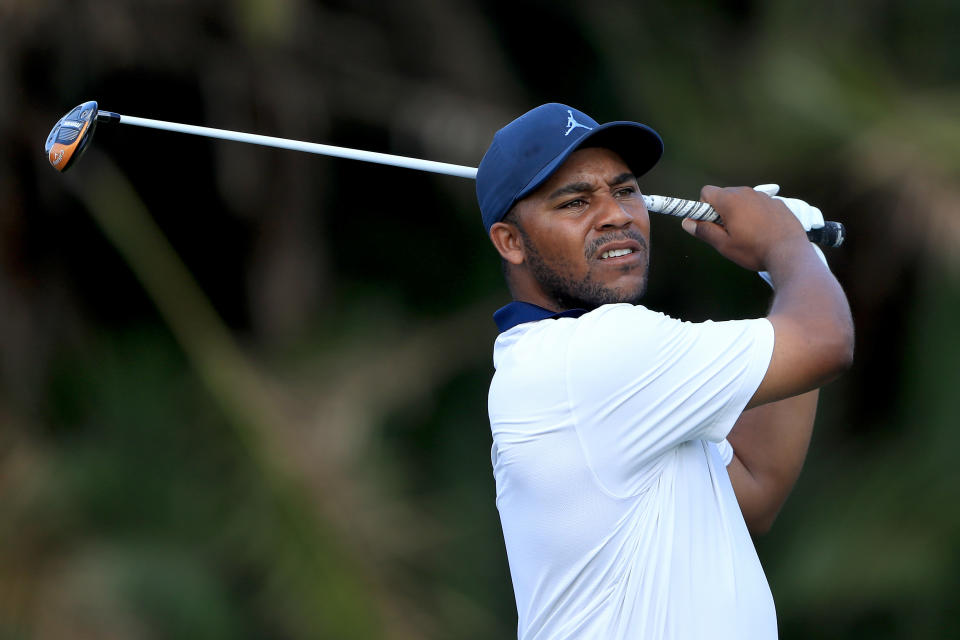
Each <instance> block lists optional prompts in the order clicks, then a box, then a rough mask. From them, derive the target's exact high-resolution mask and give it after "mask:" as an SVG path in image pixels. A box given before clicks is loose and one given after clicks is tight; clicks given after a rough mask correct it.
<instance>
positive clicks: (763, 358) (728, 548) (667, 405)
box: [489, 303, 777, 640]
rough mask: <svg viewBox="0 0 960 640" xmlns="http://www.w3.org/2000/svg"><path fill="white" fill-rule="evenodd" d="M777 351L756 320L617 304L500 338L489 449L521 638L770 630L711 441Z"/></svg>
mask: <svg viewBox="0 0 960 640" xmlns="http://www.w3.org/2000/svg"><path fill="white" fill-rule="evenodd" d="M508 307H513V311H514V312H516V311H518V310H519V312H520V316H523V315H525V314H526V315H527V316H528V317H532V318H545V317H548V316H549V315H550V312H549V311H546V310H543V309H539V307H535V306H533V305H529V304H526V303H512V305H508ZM505 309H507V307H505ZM501 311H504V310H501ZM498 313H500V312H498ZM514 315H516V314H514ZM772 352H773V327H772V325H771V324H770V323H769V321H767V320H766V319H758V320H743V321H731V322H704V323H689V322H681V321H678V320H675V319H672V318H670V317H668V316H666V315H664V314H661V313H657V312H654V311H650V310H648V309H646V308H645V307H642V306H633V305H628V304H616V305H605V306H602V307H600V308H599V309H596V310H594V311H591V312H589V313H585V314H583V315H581V316H580V317H559V318H552V319H542V320H540V321H534V322H522V320H521V324H517V325H516V326H513V327H512V328H509V329H507V330H506V331H504V332H503V333H501V334H500V336H499V337H498V338H497V341H496V344H495V347H494V366H495V367H496V373H495V374H494V377H493V380H492V382H491V384H490V395H489V412H490V426H491V429H492V432H493V448H492V452H491V455H492V461H493V472H494V477H495V479H496V486H497V508H498V509H499V511H500V520H501V524H502V527H503V536H504V541H505V543H506V548H507V556H508V559H509V562H510V573H511V577H512V580H513V588H514V593H515V596H516V600H517V613H518V617H519V621H518V636H519V637H520V638H521V639H524V640H526V639H530V640H533V639H537V640H546V639H550V640H560V639H565V638H571V639H572V638H577V639H581V640H582V639H588V638H598V639H603V640H618V639H621V638H622V639H624V640H626V639H630V640H636V639H643V638H649V639H651V640H652V639H657V640H664V639H677V640H694V639H698V638H710V639H712V640H724V639H730V640H734V639H737V640H749V639H761V638H762V639H764V640H766V639H771V638H776V637H777V627H776V614H775V611H774V606H773V598H772V597H771V594H770V589H769V587H768V585H767V581H766V577H765V576H764V574H763V569H762V567H761V566H760V561H759V560H758V558H757V553H756V550H755V549H754V546H753V541H752V540H751V539H750V535H749V533H748V531H747V528H746V525H745V523H744V520H743V516H742V514H741V513H740V508H739V505H738V504H737V499H736V496H735V495H734V492H733V487H732V486H731V484H730V478H729V476H728V474H727V470H726V466H725V465H726V463H727V462H729V460H730V455H732V454H731V452H730V450H729V446H727V447H726V449H727V451H726V453H725V454H722V453H721V452H720V450H719V449H718V446H717V444H716V443H723V444H724V445H725V444H726V443H725V442H724V438H725V437H726V435H727V433H728V432H729V431H730V429H731V427H732V426H733V424H734V422H735V421H736V420H737V418H738V417H739V415H740V413H741V412H742V411H743V409H744V407H745V406H746V404H747V402H748V401H749V399H750V398H751V396H752V395H753V393H754V391H756V389H757V387H758V386H759V384H760V382H761V380H762V379H763V376H764V374H765V373H766V370H767V366H768V365H769V362H770V357H771V354H772Z"/></svg>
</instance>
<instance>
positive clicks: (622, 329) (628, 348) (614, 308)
mask: <svg viewBox="0 0 960 640" xmlns="http://www.w3.org/2000/svg"><path fill="white" fill-rule="evenodd" d="M772 353H773V326H772V325H771V324H770V322H769V321H768V320H766V319H765V318H761V319H756V320H735V321H727V322H710V321H708V322H702V323H691V322H682V321H679V320H676V319H674V318H670V317H669V316H666V315H664V314H662V313H658V312H654V311H650V310H649V309H646V308H645V307H642V306H633V305H626V304H622V305H606V306H604V307H601V308H600V309H597V310H595V311H593V312H591V313H588V314H585V315H584V316H582V317H581V318H580V319H579V322H578V325H577V329H576V331H575V332H574V334H573V336H572V339H571V341H570V345H569V350H568V353H567V358H566V368H567V370H566V380H567V394H568V398H569V402H570V409H571V412H572V413H573V416H574V421H575V424H576V429H577V433H578V436H579V437H580V439H581V445H582V447H583V450H584V453H585V455H586V457H587V462H588V464H590V465H591V467H592V468H593V470H594V473H596V474H597V477H598V479H599V480H600V481H601V482H602V483H603V484H604V485H605V486H606V487H607V488H608V490H610V491H611V492H613V493H615V494H623V493H624V492H634V491H636V490H639V489H640V488H641V485H642V482H643V479H644V477H645V476H646V474H645V472H646V471H649V468H650V467H651V465H655V463H657V461H659V460H660V459H661V458H662V457H663V456H664V455H666V454H668V453H669V452H670V451H671V449H674V448H676V447H678V446H679V445H681V444H683V443H685V442H689V441H692V440H709V441H713V442H720V441H722V440H723V439H724V438H725V437H726V435H727V434H728V433H729V432H730V429H731V428H732V427H733V424H734V423H735V422H736V420H737V418H738V417H739V415H740V413H741V412H742V411H743V409H744V407H746V404H747V402H749V400H750V398H751V397H752V396H753V393H754V392H755V391H756V389H757V387H758V386H759V385H760V382H761V381H762V380H763V376H764V374H765V373H766V370H767V367H768V366H769V364H770V357H771V355H772Z"/></svg>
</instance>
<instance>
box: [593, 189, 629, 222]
mask: <svg viewBox="0 0 960 640" xmlns="http://www.w3.org/2000/svg"><path fill="white" fill-rule="evenodd" d="M637 213H638V212H637V211H631V210H630V209H629V208H628V207H627V206H625V205H624V203H623V202H621V201H619V200H617V199H616V198H614V197H613V196H606V197H604V198H602V200H601V202H600V207H599V209H598V211H597V216H596V219H595V220H594V224H595V226H596V227H597V228H598V229H603V228H610V227H625V226H627V225H628V224H630V223H631V222H633V221H634V220H635V219H636V215H637Z"/></svg>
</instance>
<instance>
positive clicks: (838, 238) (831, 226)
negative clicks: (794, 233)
mask: <svg viewBox="0 0 960 640" xmlns="http://www.w3.org/2000/svg"><path fill="white" fill-rule="evenodd" d="M807 237H808V238H810V242H812V243H813V244H817V245H820V246H821V247H839V246H840V245H842V244H843V241H844V240H845V239H846V237H847V228H846V227H844V226H843V223H841V222H834V221H833V220H827V221H826V222H824V223H823V226H822V227H820V228H819V229H810V231H807Z"/></svg>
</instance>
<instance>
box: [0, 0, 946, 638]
mask: <svg viewBox="0 0 960 640" xmlns="http://www.w3.org/2000/svg"><path fill="white" fill-rule="evenodd" d="M958 24H960V4H958V3H957V2H955V1H953V0H914V1H910V0H886V1H877V2H867V1H865V0H851V1H849V2H845V3H835V2H826V1H823V0H814V1H812V2H810V1H808V2H799V1H795V0H771V1H769V2H750V1H747V0H727V1H722V2H721V1H717V2H705V1H694V0H677V1H675V2H672V3H669V4H668V3H663V4H654V3H645V2H632V3H628V2H617V1H613V0H593V1H592V2H589V3H585V2H573V1H572V0H553V1H552V2H547V1H545V0H543V1H538V2H521V1H511V2H506V1H503V0H496V1H492V2H479V1H477V0H450V1H446V2H444V1H442V0H408V1H407V2H396V3H388V2H369V1H368V2H362V1H360V0H341V1H337V2H308V1H307V0H235V1H232V2H227V1H215V0H195V1H193V2H185V1H184V2H177V1H175V0H143V1H141V2H135V1H134V0H96V1H94V0H74V1H73V2H65V1H62V0H61V1H60V2H37V1H35V0H0V638H4V639H5V638H11V639H18V638H37V639H44V640H45V639H62V638H66V639H73V638H77V639H86V638H107V637H110V638H132V639H140V638H143V639H160V638H251V639H252V638H281V639H283V638H290V639H294V638H322V639H325V638H337V639H340V638H343V639H353V638H388V639H408V638H409V639H420V638H428V639H429V638H436V639H441V638H454V639H474V638H476V639H479V638H508V637H511V636H515V632H516V612H515V608H514V603H513V595H512V592H511V586H510V579H509V573H508V568H507V563H506V558H505V553H504V549H503V542H502V538H501V533H500V527H499V520H498V517H497V512H496V508H495V506H494V486H493V479H492V475H491V469H490V460H489V446H490V435H489V425H488V423H487V420H486V388H487V383H488V381H489V378H490V376H491V374H492V364H491V347H492V342H493V339H494V338H495V329H494V326H493V323H492V321H491V318H490V314H491V313H492V312H493V311H494V310H495V309H496V308H497V307H498V306H500V305H501V304H503V303H505V302H506V301H507V299H508V298H507V293H506V289H505V287H504V286H503V284H502V281H501V277H500V272H499V261H498V259H497V258H496V257H495V255H494V252H493V250H492V248H491V247H489V245H488V241H487V239H486V238H485V236H484V234H483V232H482V227H481V225H480V220H479V214H478V211H477V209H476V205H475V202H474V199H473V184H472V182H470V181H467V180H463V179H459V178H450V177H442V176H434V175H427V174H421V173H417V172H413V171H407V170H401V169H394V168H388V167H379V166H374V165H365V164H361V163H355V162H351V161H346V160H334V159H328V158H322V157H319V156H310V155H307V154H299V153H293V152H283V151H277V150H269V149H264V148H259V147H254V146H250V145H241V144H235V143H227V142H215V141H209V140H205V139H201V138H195V137H189V136H182V135H177V134H170V133H163V132H155V131H149V130H146V129H139V128H132V127H123V126H114V127H107V126H103V127H101V128H100V129H99V130H98V132H97V138H96V141H95V144H94V145H93V148H91V150H90V151H89V152H88V153H87V155H86V156H85V157H84V158H83V160H82V161H81V162H80V163H79V164H78V165H77V166H76V167H75V168H73V169H71V171H70V172H69V173H67V174H63V175H61V174H59V173H57V172H56V171H54V170H53V169H51V168H50V167H49V165H48V164H47V160H46V158H45V155H44V153H43V142H44V140H45V138H46V135H47V133H48V131H49V130H50V128H51V127H52V126H53V124H54V123H55V122H56V121H57V120H58V119H59V118H60V117H61V116H62V115H63V114H64V113H66V112H67V111H68V110H69V109H70V108H72V107H73V106H75V105H77V104H79V103H80V102H82V101H84V100H90V99H95V100H98V101H99V103H100V106H101V107H102V108H104V109H107V110H113V111H117V112H120V113H124V114H128V115H137V116H143V117H153V118H159V119H164V120H173V121H178V122H185V123H192V124H206V125H209V126H216V127H223V128H228V129H238V130H243V131H250V132H258V133H264V134H269V135H277V136H283V137H292V138H298V139H304V140H312V141H317V142H326V143H331V144H339V145H344V146H350V147H355V148H363V149H371V150H376V151H383V152H388V153H397V154H403V155H410V156H415V157H426V158H430V159H434V160H442V161H447V162H453V163H459V164H469V165H474V166H475V165H476V164H477V163H478V162H479V160H480V158H481V156H482V153H483V151H484V149H485V147H486V145H487V143H488V142H489V139H490V137H491V136H492V134H493V132H494V131H495V130H496V129H497V128H499V127H500V126H502V125H503V124H505V123H506V122H508V121H509V120H511V119H512V118H513V117H515V116H516V115H519V114H520V113H522V112H523V111H525V110H527V109H529V108H531V107H533V106H535V105H537V104H539V103H541V102H546V101H554V100H555V101H560V102H566V103H569V104H572V105H575V106H577V107H578V108H580V109H583V110H584V111H586V112H587V113H590V114H591V115H592V116H594V117H595V118H596V119H598V120H600V121H608V120H617V119H634V120H640V121H642V122H646V123H648V124H650V125H652V126H653V127H655V128H656V129H657V130H658V131H660V133H661V134H662V135H663V137H664V140H665V142H666V154H665V156H664V159H663V161H662V162H661V163H660V165H659V166H658V167H657V168H656V169H655V170H654V171H653V172H651V173H650V174H649V175H648V176H646V177H645V178H644V179H643V180H642V183H641V187H642V188H643V189H644V190H646V191H648V192H651V193H662V194H668V195H677V196H684V197H690V198H694V199H695V198H696V197H697V196H698V193H699V189H700V186H701V185H703V184H707V183H709V184H719V185H730V184H747V185H754V184H759V183H764V182H777V183H779V184H781V185H782V192H783V193H784V194H786V195H794V196H798V197H802V198H804V199H807V200H808V201H810V202H813V203H816V204H818V205H819V206H820V207H821V208H822V209H823V211H824V212H825V214H826V215H827V217H828V218H830V219H835V220H841V221H843V222H845V223H846V224H847V227H848V229H849V232H850V237H849V240H848V243H847V245H846V246H845V247H844V248H843V249H841V250H832V251H830V252H829V253H828V255H829V259H830V262H831V265H832V267H833V269H834V270H835V272H836V273H837V274H838V276H839V278H840V280H841V282H843V284H844V286H845V287H846V289H847V291H848V293H849V296H850V299H851V304H852V307H853V310H854V314H855V320H856V324H857V330H858V339H857V361H856V364H855V366H854V369H853V370H852V371H851V372H850V373H849V374H847V375H846V376H845V377H843V378H842V379H841V380H840V381H838V382H836V383H834V384H832V385H830V386H829V387H828V388H827V389H826V390H825V392H824V394H823V396H822V398H823V401H822V404H821V410H820V419H819V421H818V426H817V430H816V433H815V435H814V442H813V446H812V449H811V453H810V457H809V459H808V462H807V465H806V469H805V472H804V475H803V476H802V477H801V480H800V482H799V484H798V486H797V488H796V490H795V491H794V494H793V496H792V497H791V499H790V500H789V502H788V503H787V505H786V507H785V508H784V510H783V512H782V513H781V516H780V518H779V520H778V522H777V523H776V524H775V525H774V528H773V531H772V532H771V533H770V534H769V535H767V536H765V537H763V538H762V539H759V540H758V541H757V545H758V549H759V553H760V556H761V559H762V561H763V564H764V566H765V568H766V570H767V575H768V578H769V581H770V584H771V587H772V590H773V593H774V597H775V600H776V602H777V609H778V616H779V620H780V627H781V636H782V637H783V638H809V637H817V638H837V639H839V638H881V639H883V638H956V637H960V620H958V619H960V611H958V608H957V606H956V603H957V593H958V592H960V577H958V576H960V545H958V541H960V510H958V508H957V506H956V505H957V500H956V499H957V495H958V485H960V482H958V481H960V472H958V465H957V463H956V452H957V451H958V449H960V430H958V428H957V427H958V426H960V420H958V417H957V415H956V413H955V412H956V389H957V386H958V383H960V366H958V362H960V334H958V330H957V319H958V317H960V258H958V255H960V186H958V185H960V182H958V177H960V122H958V117H957V116H958V114H960V36H958V33H960V31H958V29H957V25H958ZM678 227H679V225H678V224H677V221H676V220H673V219H665V218H657V219H655V220H654V221H653V236H654V241H653V258H652V275H651V289H650V293H649V296H648V301H647V304H648V306H651V307H654V308H657V309H662V310H665V311H667V312H669V313H671V314H674V315H677V316H680V317H683V318H688V319H693V320H699V319H705V318H717V319H723V318H735V317H746V316H753V315H758V314H762V313H763V312H764V310H765V306H766V304H767V301H768V300H767V299H768V293H767V290H766V286H765V285H764V284H763V283H762V282H761V281H760V280H759V279H758V278H756V276H754V275H752V274H749V273H746V272H743V271H741V270H739V269H737V268H736V267H733V266H731V265H729V264H727V263H725V262H724V261H723V260H722V259H720V258H719V257H718V256H716V255H715V254H714V253H713V252H712V251H711V250H710V249H708V248H707V247H706V246H705V245H700V244H698V243H696V242H695V241H693V240H692V239H690V238H689V237H687V236H686V235H685V234H683V233H682V232H680V231H679V230H678Z"/></svg>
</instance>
